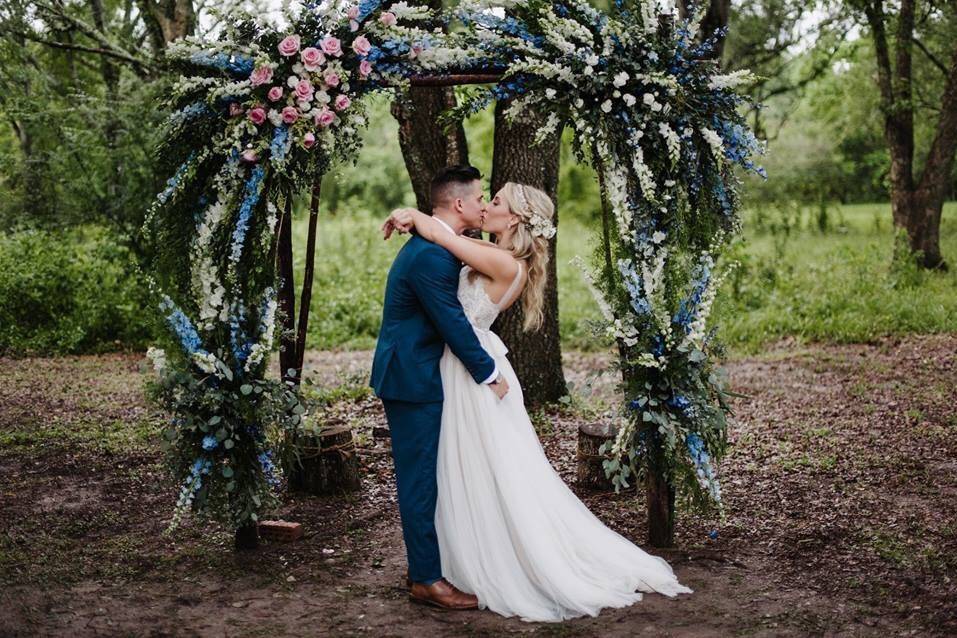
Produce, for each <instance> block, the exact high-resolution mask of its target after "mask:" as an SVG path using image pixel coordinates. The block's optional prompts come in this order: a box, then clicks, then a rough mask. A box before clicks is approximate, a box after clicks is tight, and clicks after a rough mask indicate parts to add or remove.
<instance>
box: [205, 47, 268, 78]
mask: <svg viewBox="0 0 957 638" xmlns="http://www.w3.org/2000/svg"><path fill="white" fill-rule="evenodd" d="M189 61H190V62H191V63H192V64H195V65H196V66H204V67H208V68H211V69H217V70H219V71H225V72H226V73H229V74H230V75H232V76H234V77H237V78H246V77H249V74H250V73H252V72H253V68H254V67H255V65H256V63H255V61H254V60H253V59H252V58H247V57H245V56H242V55H227V54H226V53H214V54H212V55H211V54H209V53H206V52H200V53H194V54H193V55H191V56H190V58H189Z"/></svg>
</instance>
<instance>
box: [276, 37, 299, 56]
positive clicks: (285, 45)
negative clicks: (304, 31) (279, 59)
mask: <svg viewBox="0 0 957 638" xmlns="http://www.w3.org/2000/svg"><path fill="white" fill-rule="evenodd" d="M297 53H299V36H298V35H287V36H286V37H285V38H283V39H282V42H280V43H279V54H280V55H282V56H285V57H287V58H288V57H289V56H291V55H296V54H297Z"/></svg>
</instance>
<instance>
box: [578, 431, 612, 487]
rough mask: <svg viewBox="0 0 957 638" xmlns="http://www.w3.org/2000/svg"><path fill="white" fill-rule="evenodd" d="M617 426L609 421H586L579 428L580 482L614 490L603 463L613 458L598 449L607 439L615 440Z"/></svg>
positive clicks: (587, 485) (585, 485)
mask: <svg viewBox="0 0 957 638" xmlns="http://www.w3.org/2000/svg"><path fill="white" fill-rule="evenodd" d="M617 434H618V430H617V428H615V427H613V426H612V425H611V424H609V423H585V424H583V425H581V426H579V428H578V484H579V485H581V486H583V487H589V488H591V489H595V490H614V489H615V487H614V485H613V484H612V482H611V479H610V478H607V477H606V476H605V468H604V466H603V465H602V463H603V462H604V461H605V460H606V459H611V458H612V457H611V455H610V454H601V453H599V451H598V449H599V448H600V447H601V446H602V444H603V443H605V442H606V441H613V440H614V439H615V436H616V435H617Z"/></svg>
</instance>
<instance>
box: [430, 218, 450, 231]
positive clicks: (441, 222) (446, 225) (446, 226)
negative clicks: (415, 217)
mask: <svg viewBox="0 0 957 638" xmlns="http://www.w3.org/2000/svg"><path fill="white" fill-rule="evenodd" d="M432 219H434V220H435V221H437V222H439V223H440V224H442V226H444V227H445V229H446V230H447V231H449V232H450V233H452V234H453V235H454V234H455V231H454V230H452V227H451V226H449V225H448V224H446V223H445V222H444V221H442V220H441V219H439V218H438V217H434V216H433V217H432Z"/></svg>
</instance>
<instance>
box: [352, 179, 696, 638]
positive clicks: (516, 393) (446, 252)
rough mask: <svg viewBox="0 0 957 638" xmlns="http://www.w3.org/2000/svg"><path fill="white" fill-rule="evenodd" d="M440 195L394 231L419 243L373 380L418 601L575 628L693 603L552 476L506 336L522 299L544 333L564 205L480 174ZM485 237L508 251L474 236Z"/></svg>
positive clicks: (396, 272) (394, 279) (393, 277)
mask: <svg viewBox="0 0 957 638" xmlns="http://www.w3.org/2000/svg"><path fill="white" fill-rule="evenodd" d="M430 200H431V203H432V214H431V215H427V214H425V213H423V212H420V211H417V210H414V209H399V210H396V211H394V212H393V213H392V214H391V215H390V216H389V218H388V219H387V220H386V222H385V224H384V225H383V227H382V230H383V235H384V237H385V238H386V239H388V238H389V237H390V236H392V235H393V233H394V231H398V232H399V233H405V232H411V233H412V237H411V239H409V240H408V241H407V242H406V243H405V245H404V246H402V248H401V250H399V252H398V254H397V255H396V257H395V261H394V262H393V263H392V267H391V268H390V270H389V275H388V281H387V284H386V292H385V302H384V304H383V311H382V328H381V330H380V332H379V338H378V343H377V344H376V350H375V355H374V359H373V366H372V378H371V382H370V385H371V386H372V387H373V389H374V390H375V393H376V396H378V397H379V398H380V399H381V400H382V404H383V406H384V408H385V414H386V420H387V421H388V424H389V430H390V433H391V439H392V458H393V460H394V461H395V475H396V484H397V488H398V498H399V513H400V516H401V519H402V536H403V539H404V541H405V548H406V555H407V558H408V565H409V571H408V577H407V585H408V587H409V596H410V598H411V600H412V601H413V602H417V603H424V604H430V605H434V606H437V607H441V608H444V609H476V608H480V609H491V610H492V611H494V612H496V613H498V614H501V615H503V616H519V617H520V618H522V619H523V620H527V621H561V620H564V619H567V618H574V617H577V616H584V615H589V616H596V615H597V614H598V612H599V610H601V609H602V608H604V607H624V606H626V605H630V604H632V603H634V602H636V601H639V600H641V596H642V594H641V592H658V593H661V594H664V595H666V596H675V595H677V594H679V593H691V590H690V589H689V588H687V587H685V586H684V585H681V584H680V583H679V582H678V580H677V578H676V577H675V575H674V572H673V571H672V569H671V567H670V566H669V565H668V563H667V562H665V561H664V560H663V559H661V558H659V557H656V556H651V555H649V554H647V553H645V552H644V551H642V550H641V549H640V548H638V547H637V546H636V545H634V544H633V543H631V542H630V541H629V540H627V539H626V538H624V537H623V536H621V535H620V534H618V533H617V532H615V531H613V530H611V529H609V528H608V527H606V526H605V525H604V524H603V523H602V522H601V521H600V520H598V518H597V517H595V515H594V514H592V513H591V512H590V511H589V510H588V508H587V507H586V506H585V505H584V504H583V503H582V502H581V501H580V500H579V499H578V498H577V497H576V496H575V494H574V493H573V492H572V491H571V490H570V489H569V488H568V486H567V485H566V484H565V483H564V481H562V479H561V477H560V476H559V475H558V473H557V472H556V471H555V470H554V469H553V468H552V466H551V464H550V463H549V461H548V458H547V457H546V456H545V452H544V450H543V448H542V445H541V443H540V442H539V440H538V437H537V436H536V434H535V429H534V427H533V426H532V423H531V421H530V420H529V417H528V413H527V412H526V410H525V405H524V401H523V397H522V388H521V386H520V385H519V382H518V378H517V377H516V376H515V372H514V371H513V370H512V366H511V365H510V364H509V361H508V359H507V358H506V356H505V355H506V354H507V352H508V350H507V348H506V347H505V344H503V343H502V340H501V339H499V337H498V336H497V335H496V334H495V333H494V332H492V331H491V330H490V328H491V326H492V322H494V321H495V318H496V317H498V315H499V313H501V312H503V311H504V310H506V309H507V308H509V307H510V306H511V305H512V304H514V303H519V301H521V303H522V305H523V311H524V317H525V322H524V329H525V330H526V331H530V330H537V329H539V327H540V326H541V324H542V318H543V314H542V304H543V300H544V287H545V281H546V265H547V263H548V258H549V253H548V243H549V239H550V238H551V237H552V236H553V235H554V234H555V226H554V225H553V222H552V218H553V216H554V205H553V204H552V201H551V199H550V198H549V197H548V195H547V194H546V193H544V192H542V191H541V190H539V189H537V188H533V187H531V186H526V185H523V184H516V183H507V184H505V186H503V187H502V189H501V190H500V191H499V192H498V193H496V194H495V196H494V197H493V198H492V200H491V202H486V201H485V196H484V193H483V191H482V182H481V174H480V173H479V171H478V170H477V169H475V168H474V167H471V166H450V167H448V168H445V169H442V170H441V171H439V172H438V174H436V175H435V177H434V178H433V180H432V183H431V192H430ZM474 229H481V230H482V231H485V232H488V233H491V234H494V235H495V237H496V242H495V243H491V242H487V241H481V240H477V239H472V238H469V237H467V236H463V234H462V233H463V232H464V231H466V230H474Z"/></svg>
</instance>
